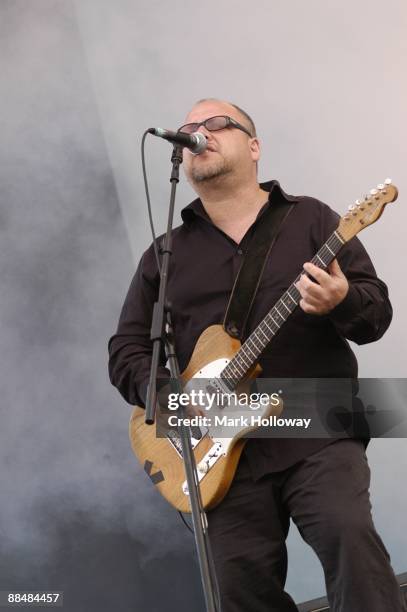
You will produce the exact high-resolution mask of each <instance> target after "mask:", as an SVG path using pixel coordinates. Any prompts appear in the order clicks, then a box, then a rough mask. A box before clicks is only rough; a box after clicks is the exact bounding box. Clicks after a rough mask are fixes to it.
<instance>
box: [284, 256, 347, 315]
mask: <svg viewBox="0 0 407 612" xmlns="http://www.w3.org/2000/svg"><path fill="white" fill-rule="evenodd" d="M304 270H305V272H307V273H308V274H310V275H311V276H312V277H313V278H314V279H315V280H316V281H317V282H314V281H312V280H311V279H310V278H309V277H308V276H307V275H306V274H302V275H301V279H300V280H299V281H298V283H296V286H297V289H298V291H299V292H300V293H301V298H302V299H301V301H300V306H301V308H302V309H303V311H304V312H307V313H309V314H315V315H325V314H328V312H331V310H333V309H334V308H335V306H337V305H338V304H340V303H341V302H342V300H344V299H345V297H346V294H347V293H348V291H349V283H348V281H347V280H346V277H345V275H344V274H343V272H342V270H341V269H340V267H339V264H338V261H337V260H336V259H334V260H333V261H332V262H331V263H330V264H329V266H328V271H329V273H328V272H325V271H324V270H321V268H318V266H315V265H314V264H312V263H311V262H307V263H305V264H304Z"/></svg>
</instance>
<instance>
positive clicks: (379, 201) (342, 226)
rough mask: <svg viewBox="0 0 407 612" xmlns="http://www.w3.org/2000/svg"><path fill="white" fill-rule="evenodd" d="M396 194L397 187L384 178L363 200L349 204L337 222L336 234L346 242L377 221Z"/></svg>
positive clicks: (395, 197)
mask: <svg viewBox="0 0 407 612" xmlns="http://www.w3.org/2000/svg"><path fill="white" fill-rule="evenodd" d="M397 196H398V191H397V187H396V186H395V185H392V182H391V180H390V179H386V180H385V181H384V183H381V184H380V185H378V186H377V188H376V189H372V190H371V191H370V193H369V195H366V196H365V198H364V199H363V200H356V202H355V203H354V204H351V206H349V211H348V212H347V214H346V215H345V216H344V217H342V218H341V220H340V222H339V226H338V229H337V232H338V234H340V236H341V238H343V240H344V241H345V242H348V240H350V239H351V238H353V237H354V236H356V234H357V233H358V232H360V231H361V230H362V229H363V228H364V227H367V226H368V225H371V224H372V223H374V222H375V221H377V219H378V218H379V217H380V215H381V214H382V212H383V210H384V207H385V206H386V204H388V203H389V202H394V200H396V199H397Z"/></svg>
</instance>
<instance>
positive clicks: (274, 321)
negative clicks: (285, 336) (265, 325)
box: [270, 313, 281, 329]
mask: <svg viewBox="0 0 407 612" xmlns="http://www.w3.org/2000/svg"><path fill="white" fill-rule="evenodd" d="M270 317H271V318H272V319H273V323H275V324H276V325H277V327H278V328H279V329H280V327H281V325H279V324H278V323H277V321H276V320H275V319H274V317H273V315H272V314H271V313H270Z"/></svg>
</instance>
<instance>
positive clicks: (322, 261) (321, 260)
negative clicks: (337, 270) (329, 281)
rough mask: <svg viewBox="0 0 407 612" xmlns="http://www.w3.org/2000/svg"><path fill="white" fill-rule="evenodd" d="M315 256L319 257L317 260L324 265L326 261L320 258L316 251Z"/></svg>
mask: <svg viewBox="0 0 407 612" xmlns="http://www.w3.org/2000/svg"><path fill="white" fill-rule="evenodd" d="M316 258H317V259H319V261H320V262H321V263H322V265H323V266H326V263H325V262H324V260H323V259H321V258H320V256H319V255H318V253H317V254H316Z"/></svg>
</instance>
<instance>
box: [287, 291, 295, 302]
mask: <svg viewBox="0 0 407 612" xmlns="http://www.w3.org/2000/svg"><path fill="white" fill-rule="evenodd" d="M287 295H288V296H289V297H290V299H291V300H292V301H293V302H294V304H297V300H296V299H295V298H293V296H292V295H291V293H290V292H289V291H288V290H287Z"/></svg>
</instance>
